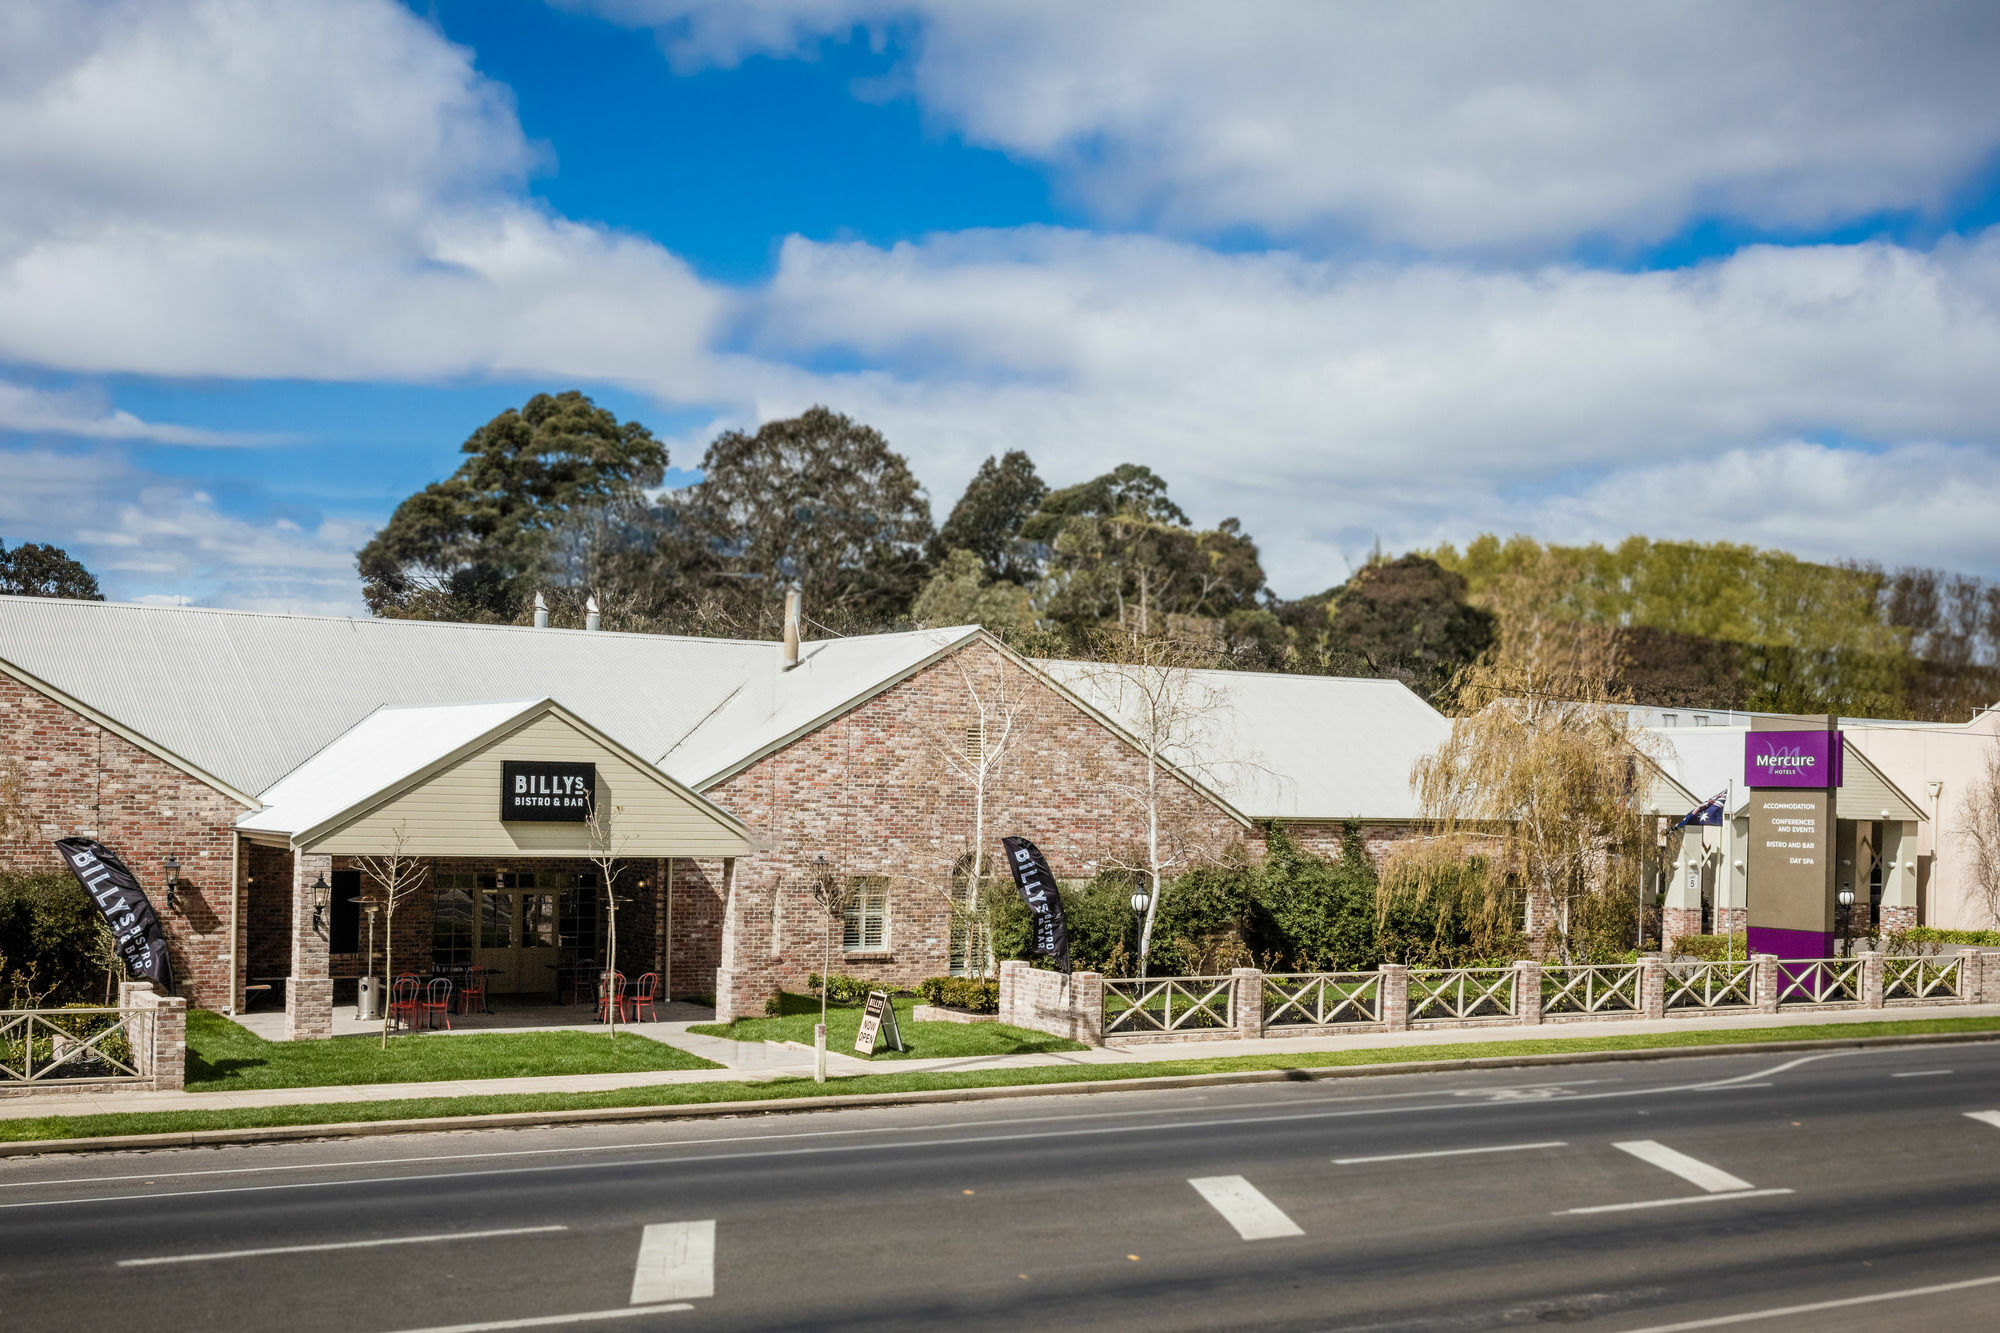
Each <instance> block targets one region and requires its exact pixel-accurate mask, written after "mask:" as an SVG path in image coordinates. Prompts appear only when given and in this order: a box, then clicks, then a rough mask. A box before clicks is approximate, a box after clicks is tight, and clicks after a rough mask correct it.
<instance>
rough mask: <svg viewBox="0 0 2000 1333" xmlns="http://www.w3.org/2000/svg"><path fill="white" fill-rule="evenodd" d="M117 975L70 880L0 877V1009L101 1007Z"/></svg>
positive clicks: (100, 929) (55, 875)
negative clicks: (84, 1005) (93, 1005)
mask: <svg viewBox="0 0 2000 1333" xmlns="http://www.w3.org/2000/svg"><path fill="white" fill-rule="evenodd" d="M124 974H125V969H124V966H123V965H122V964H121V963H119V961H118V957H117V954H116V953H115V952H113V949H112V943H111V932H110V930H109V929H108V928H106V926H105V924H104V919H103V918H102V917H100V916H99V915H98V914H97V910H96V909H95V908H93V907H92V906H91V905H90V900H89V899H88V898H87V897H85V896H84V892H83V889H82V887H81V886H80V885H78V884H77V882H76V880H75V879H73V878H72V877H71V876H70V875H68V874H67V873H65V872H63V871H44V872H40V873H36V874H22V873H18V872H6V871H0V1006H4V1007H7V1008H13V1009H32V1008H36V1007H40V1006H57V1005H66V1004H103V1003H105V1000H106V998H107V994H108V992H110V991H111V990H112V989H113V988H115V986H116V985H117V979H118V978H119V977H122V976H124Z"/></svg>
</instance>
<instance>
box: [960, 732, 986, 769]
mask: <svg viewBox="0 0 2000 1333" xmlns="http://www.w3.org/2000/svg"><path fill="white" fill-rule="evenodd" d="M985 756H986V728H985V727H983V726H981V725H980V724H979V723H977V722H975V723H973V724H972V725H971V726H969V727H967V728H966V729H965V757H966V760H967V761H968V762H969V763H972V764H974V765H977V764H978V763H979V761H980V760H981V759H983V758H985Z"/></svg>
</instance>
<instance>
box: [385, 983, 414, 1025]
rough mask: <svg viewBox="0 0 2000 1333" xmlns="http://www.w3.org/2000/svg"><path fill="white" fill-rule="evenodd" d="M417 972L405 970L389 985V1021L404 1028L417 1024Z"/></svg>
mask: <svg viewBox="0 0 2000 1333" xmlns="http://www.w3.org/2000/svg"><path fill="white" fill-rule="evenodd" d="M417 990H418V986H417V974H416V973H414V972H405V973H403V975H402V976H400V977H397V978H396V984H395V985H393V986H391V987H389V1021H390V1022H391V1023H401V1024H402V1025H403V1026H404V1027H406V1028H414V1027H415V1026H416V1025H417Z"/></svg>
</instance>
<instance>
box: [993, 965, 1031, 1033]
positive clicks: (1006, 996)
mask: <svg viewBox="0 0 2000 1333" xmlns="http://www.w3.org/2000/svg"><path fill="white" fill-rule="evenodd" d="M1026 966H1027V964H1026V963H1023V962H1022V961H1021V960H1020V959H1018V958H1009V959H1007V960H1005V961H1004V962H1002V963H1001V964H1000V1008H999V1010H998V1012H999V1015H1000V1021H1001V1022H1002V1023H1005V1024H1006V1025H1007V1026H1009V1027H1019V1026H1021V1025H1020V1024H1019V1023H1016V1022H1015V1021H1014V993H1015V992H1016V991H1017V990H1019V989H1020V985H1021V969H1022V968H1024V967H1026Z"/></svg>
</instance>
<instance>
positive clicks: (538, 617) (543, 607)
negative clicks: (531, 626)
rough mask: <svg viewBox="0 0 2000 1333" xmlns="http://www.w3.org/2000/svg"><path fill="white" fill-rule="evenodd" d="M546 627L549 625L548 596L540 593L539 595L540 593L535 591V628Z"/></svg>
mask: <svg viewBox="0 0 2000 1333" xmlns="http://www.w3.org/2000/svg"><path fill="white" fill-rule="evenodd" d="M548 627H549V601H548V598H546V597H544V596H542V595H541V594H540V593H536V594H535V628H536V629H547V628H548Z"/></svg>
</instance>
